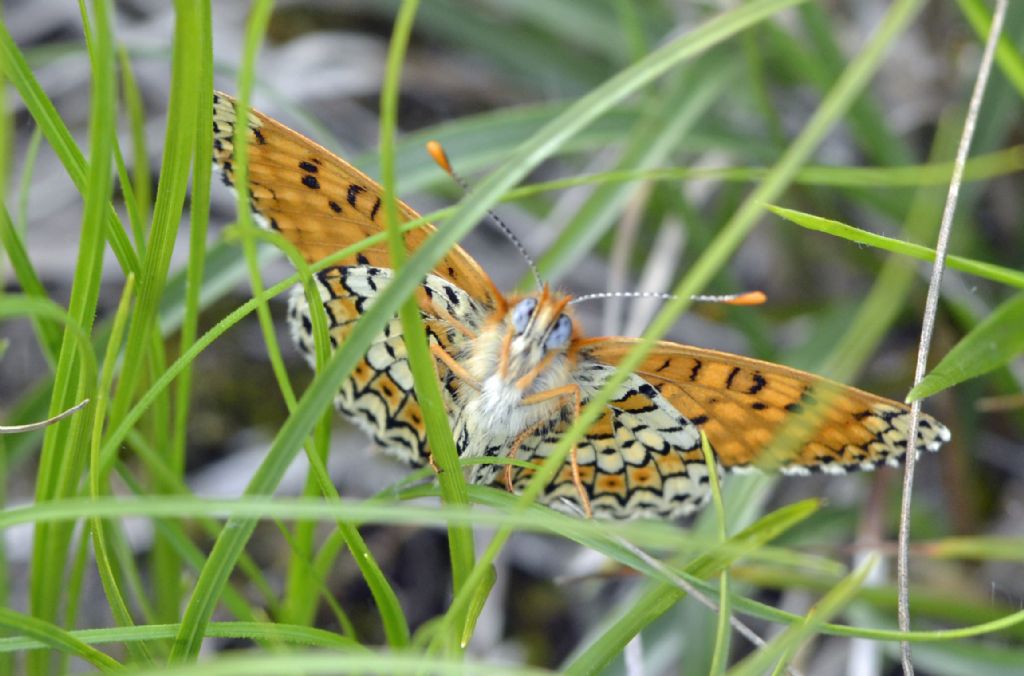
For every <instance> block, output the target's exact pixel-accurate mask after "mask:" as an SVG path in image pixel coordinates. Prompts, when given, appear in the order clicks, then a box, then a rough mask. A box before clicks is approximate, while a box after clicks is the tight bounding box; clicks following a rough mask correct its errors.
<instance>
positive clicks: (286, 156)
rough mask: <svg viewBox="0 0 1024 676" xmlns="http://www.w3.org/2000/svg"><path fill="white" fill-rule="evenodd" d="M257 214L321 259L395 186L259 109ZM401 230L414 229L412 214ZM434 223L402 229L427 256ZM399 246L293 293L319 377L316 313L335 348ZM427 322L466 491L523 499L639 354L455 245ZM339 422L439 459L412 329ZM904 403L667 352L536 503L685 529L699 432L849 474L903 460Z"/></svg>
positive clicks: (395, 452) (422, 295)
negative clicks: (590, 406) (658, 520)
mask: <svg viewBox="0 0 1024 676" xmlns="http://www.w3.org/2000/svg"><path fill="white" fill-rule="evenodd" d="M242 117H243V116H241V115H240V112H239V111H238V109H237V105H236V102H235V101H234V99H232V98H231V97H230V96H228V95H226V94H222V93H217V94H216V95H215V96H214V111H213V134H214V152H213V161H214V164H215V166H216V168H217V169H218V170H219V172H220V176H221V179H222V181H223V183H224V184H225V185H227V186H229V187H232V188H233V187H234V186H235V178H234V169H233V160H234V156H233V145H232V139H233V137H234V132H235V127H236V125H237V124H238V122H239V120H240V119H242ZM245 119H246V120H247V122H246V123H247V125H248V138H249V204H250V207H251V209H252V213H253V216H254V218H255V220H256V222H257V223H258V224H260V225H261V226H263V227H265V228H269V229H271V230H274V231H276V232H278V233H280V234H281V235H283V236H284V237H285V238H287V239H288V241H290V242H291V243H292V244H294V245H295V246H296V247H297V248H298V250H299V251H301V252H302V254H303V256H304V257H305V258H306V260H307V261H309V262H315V261H318V260H320V259H321V258H324V257H325V256H327V255H329V254H333V253H335V252H337V251H338V250H340V249H342V248H343V247H347V246H349V245H352V244H354V243H356V242H359V241H361V240H363V239H364V238H366V237H367V236H369V235H373V234H376V233H378V232H380V231H381V230H382V228H383V225H382V214H381V200H382V196H381V187H380V186H379V185H378V184H377V183H376V182H375V181H373V180H372V179H371V178H369V177H368V176H366V175H365V174H363V173H362V172H360V171H359V170H358V169H356V168H355V167H353V166H352V165H350V164H348V163H347V162H345V161H344V160H342V159H341V158H339V157H337V156H336V155H334V154H333V153H331V152H330V151H328V150H326V149H325V148H323V147H321V146H320V145H318V144H316V143H314V142H313V141H311V140H309V139H307V138H306V137H304V136H302V135H301V134H298V133H297V132H295V131H293V130H291V129H289V128H288V127H286V126H284V125H283V124H281V123H279V122H277V121H275V120H273V119H271V118H269V117H267V116H265V115H263V114H261V113H259V112H256V111H250V112H249V114H248V116H245ZM399 212H400V216H401V218H402V220H403V221H409V220H412V219H415V218H418V215H417V214H416V212H415V211H413V210H412V209H411V208H409V207H408V206H407V205H405V204H402V203H400V204H399ZM432 232H434V228H433V227H432V226H429V225H426V226H424V227H421V228H417V229H414V230H411V231H409V232H408V233H406V234H405V235H404V237H405V245H406V247H407V248H408V249H409V250H413V249H415V248H416V247H417V246H419V244H420V243H421V242H423V241H424V240H425V239H426V238H427V237H428V236H429V235H430V234H431V233H432ZM389 264H390V263H389V257H388V253H387V250H386V247H385V245H383V244H381V245H378V246H374V247H369V248H366V249H364V250H363V251H362V252H360V253H358V254H356V255H355V256H353V257H352V258H351V259H349V260H346V261H343V262H342V263H341V264H339V265H337V266H334V267H330V268H327V269H324V270H322V271H321V272H318V273H316V280H315V281H316V284H317V286H318V287H319V289H320V295H321V298H322V299H323V303H322V308H311V307H309V305H308V304H307V301H306V298H305V296H304V294H303V293H302V289H301V287H297V288H296V289H295V290H294V291H293V292H292V294H291V297H290V300H289V309H288V322H289V326H290V331H291V334H292V338H293V340H294V342H295V344H296V346H297V347H298V349H299V350H300V351H301V352H302V353H303V354H304V355H305V357H306V358H307V360H308V361H309V362H310V364H311V365H313V364H314V359H313V354H314V352H313V336H312V323H311V319H310V317H311V314H310V313H311V312H314V311H315V312H321V311H323V312H326V317H327V320H328V326H329V333H330V338H331V343H332V345H333V346H335V347H336V346H338V345H340V344H342V343H343V342H344V341H345V339H346V336H347V335H348V334H349V332H350V331H351V329H352V327H353V325H354V323H355V321H356V320H357V319H358V318H359V316H360V315H361V314H362V313H363V312H364V311H365V309H366V308H367V307H368V306H369V305H371V304H372V303H373V302H374V300H375V299H376V298H377V296H378V294H379V293H380V291H381V289H383V288H385V287H386V286H387V284H388V283H389V282H390V281H391V279H392V277H393V272H392V270H391V269H390V267H389ZM417 300H418V305H419V308H420V313H421V316H422V318H423V323H424V326H425V328H426V331H427V335H428V338H429V341H430V345H431V351H432V353H433V354H434V356H435V363H436V368H437V374H438V377H439V379H440V382H441V383H442V384H443V387H442V392H443V396H444V398H445V405H446V409H447V413H448V417H449V420H450V423H451V428H452V431H453V434H454V437H455V441H456V446H457V449H458V452H459V455H460V457H462V458H475V459H487V458H496V459H501V458H514V459H517V460H521V461H525V463H517V464H515V465H511V464H507V463H506V464H503V465H502V464H499V463H495V462H490V463H488V462H478V463H475V464H470V465H468V466H467V467H466V470H465V471H466V473H467V479H468V480H469V481H471V482H473V483H479V484H493V483H497V484H499V485H500V484H504V485H505V486H506V487H507V488H509V489H510V490H513V491H519V490H522V488H523V487H524V486H525V485H526V483H527V482H528V481H529V480H530V477H531V476H532V475H533V474H534V472H535V471H536V469H535V468H536V467H537V466H538V465H539V464H541V463H543V462H544V461H545V459H546V458H548V457H549V456H550V455H551V453H552V451H553V449H554V448H555V445H556V444H557V442H558V440H559V439H560V438H561V436H562V435H563V433H564V432H565V430H566V429H567V428H568V427H569V426H570V425H571V424H572V422H573V421H574V420H575V418H576V416H577V415H578V413H579V410H580V408H581V407H582V406H584V405H586V403H587V402H588V401H589V399H590V398H591V397H592V396H593V395H594V393H595V392H596V391H597V390H598V389H600V388H601V386H602V385H603V384H604V383H605V382H606V381H607V380H608V379H609V377H610V376H611V374H612V373H613V372H614V371H615V369H616V366H617V364H618V363H619V362H620V361H621V360H622V359H623V357H624V356H625V355H626V353H627V352H629V350H630V348H631V347H632V346H633V345H634V344H635V343H636V341H635V340H634V339H631V338H623V337H601V338H587V337H584V335H583V334H582V331H581V329H580V326H579V323H578V322H577V321H576V319H575V318H574V317H573V312H572V307H571V306H570V300H571V297H570V296H568V295H566V294H563V293H559V292H557V291H553V290H551V289H550V288H549V287H547V286H546V285H545V286H544V287H543V288H542V289H540V290H539V291H537V292H536V293H531V294H525V295H511V296H506V295H504V294H502V293H501V292H500V291H499V290H498V289H497V288H496V287H495V285H494V283H493V282H492V281H491V279H490V277H488V276H487V274H486V273H485V272H484V271H483V269H482V268H481V267H480V266H479V264H477V262H476V261H475V260H473V258H472V257H470V255H469V254H468V253H466V252H465V251H464V250H463V249H462V248H460V247H458V246H456V247H454V248H453V249H452V250H451V251H449V252H448V254H447V255H446V256H445V257H444V258H443V259H442V260H441V261H440V262H439V263H438V264H437V266H436V267H435V268H434V269H433V271H432V272H431V273H430V274H428V275H427V276H426V278H425V279H424V281H423V283H422V285H421V286H420V287H419V289H418V290H417ZM334 403H335V406H336V408H337V409H338V411H339V412H340V413H341V414H342V415H343V416H344V417H345V418H347V419H348V420H350V421H351V422H352V423H354V424H355V425H357V426H358V427H360V428H362V429H363V430H364V431H365V432H366V433H367V434H369V435H370V436H371V437H372V438H373V440H374V442H375V443H376V444H377V445H378V446H379V447H380V448H381V449H383V450H384V451H385V452H386V453H388V454H390V455H392V456H395V457H397V458H399V459H400V460H403V461H404V462H406V463H408V464H409V465H413V466H422V465H424V464H426V463H428V462H430V450H429V448H428V446H427V439H426V433H425V429H424V424H423V417H422V413H421V410H420V407H419V404H418V402H417V401H416V397H415V393H414V391H413V381H412V375H411V372H410V370H409V366H408V361H407V353H406V349H405V344H404V342H403V340H402V327H401V324H400V323H399V321H398V319H397V318H395V319H392V320H391V321H390V323H389V324H388V325H387V326H386V327H385V328H384V330H383V331H382V332H381V333H380V335H378V336H377V338H376V340H375V341H374V342H373V343H372V345H371V346H370V348H369V349H368V350H367V352H366V355H365V356H364V357H363V358H362V360H361V361H360V362H359V364H358V365H357V366H356V367H355V370H354V371H353V372H352V374H351V376H350V377H349V378H348V379H347V380H346V381H345V382H344V383H343V384H342V385H341V387H340V390H339V391H338V393H337V395H336V397H335V400H334ZM909 420H910V410H909V408H908V407H907V406H905V405H904V404H901V403H898V402H895V401H891V400H889V399H885V398H883V397H879V396H876V395H874V394H870V393H868V392H864V391H861V390H858V389H855V388H853V387H848V386H845V385H841V384H839V383H835V382H832V381H829V380H826V379H824V378H821V377H819V376H816V375H813V374H810V373H805V372H803V371H798V370H796V369H792V368H788V367H786V366H781V365H778V364H773V363H769V362H764V361H759V360H756V359H750V358H747V357H742V356H739V355H735V354H729V353H725V352H718V351H715V350H709V349H703V348H698V347H691V346H687V345H679V344H676V343H671V342H659V343H657V344H656V345H655V346H654V349H652V350H651V351H650V352H649V353H648V355H647V356H646V357H645V358H644V360H643V361H642V363H641V364H640V366H639V367H638V368H636V370H635V371H634V372H633V373H631V374H630V375H629V377H628V378H627V379H626V380H625V382H623V383H622V384H621V385H620V386H619V387H618V388H617V390H616V391H615V393H614V396H613V397H612V400H611V401H610V402H609V403H608V404H607V405H606V406H605V408H604V410H603V411H602V413H601V416H600V418H599V419H598V420H597V422H595V423H594V424H593V425H591V426H590V427H589V428H588V429H587V431H586V433H585V435H584V438H583V439H582V440H581V441H580V442H579V443H578V444H577V445H576V447H575V448H574V449H573V451H572V454H571V457H570V459H569V460H567V461H565V462H564V464H563V466H562V467H560V468H559V470H558V472H557V474H556V476H555V478H554V479H553V480H552V481H551V482H550V484H549V485H547V486H546V487H545V489H544V491H543V494H542V495H541V497H540V500H541V501H542V502H544V503H546V504H548V505H551V506H552V507H555V508H557V509H561V510H564V511H570V512H574V513H579V512H580V511H583V512H586V513H588V514H592V515H593V516H595V517H600V518H614V519H627V518H635V517H662V518H675V517H679V516H683V515H688V514H691V513H693V512H695V511H697V510H698V509H700V508H701V507H702V506H703V505H704V504H705V503H706V502H707V500H708V499H709V496H710V487H709V483H710V482H709V476H708V468H707V465H706V464H705V461H704V457H703V453H702V450H701V437H700V432H701V431H703V432H704V433H705V434H706V436H707V438H708V440H709V442H710V444H711V446H712V448H713V451H714V456H715V460H716V462H717V464H718V465H719V467H720V468H723V469H725V470H730V471H744V470H753V469H764V468H768V469H777V470H779V471H781V472H783V473H787V474H808V473H810V472H814V471H821V472H827V473H836V474H839V473H845V472H846V471H848V470H857V469H872V468H874V467H876V466H880V465H885V464H888V465H897V464H898V463H899V460H900V458H901V457H902V456H904V455H905V453H906V450H907V431H908V427H909ZM949 438H950V433H949V430H948V429H947V428H946V427H945V426H944V425H942V424H941V423H940V422H938V421H937V420H935V419H934V418H933V417H931V416H929V415H926V414H922V416H921V420H920V429H919V431H918V434H917V439H916V441H915V443H914V448H915V450H916V451H917V452H919V451H921V450H928V451H936V450H938V449H939V447H940V446H941V445H942V444H943V443H944V442H946V441H948V440H949Z"/></svg>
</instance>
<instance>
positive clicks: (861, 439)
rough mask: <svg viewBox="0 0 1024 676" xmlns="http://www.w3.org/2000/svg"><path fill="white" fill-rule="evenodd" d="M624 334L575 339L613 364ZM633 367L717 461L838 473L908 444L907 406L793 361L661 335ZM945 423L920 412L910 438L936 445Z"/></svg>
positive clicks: (893, 456)
mask: <svg viewBox="0 0 1024 676" xmlns="http://www.w3.org/2000/svg"><path fill="white" fill-rule="evenodd" d="M636 343H637V340H636V339H630V338H594V339H589V340H585V341H582V350H583V351H584V352H585V353H586V354H588V355H590V356H591V357H593V358H595V359H597V360H598V361H602V362H604V363H607V364H609V365H616V364H618V362H619V361H621V359H622V358H623V357H624V356H625V354H626V353H627V352H628V351H629V350H630V349H631V348H632V347H633V345H635V344H636ZM636 374H637V375H639V376H640V377H642V378H643V379H644V380H646V381H648V382H649V383H650V384H651V385H653V386H654V387H655V388H657V389H658V390H659V391H660V392H661V394H662V395H663V396H664V397H665V398H666V399H668V400H669V401H670V402H671V403H672V405H673V406H674V407H675V408H676V409H678V410H679V412H680V413H682V414H683V415H684V416H685V417H686V418H688V419H689V420H690V421H692V422H693V423H695V424H696V425H698V426H699V427H700V428H701V429H702V430H704V432H705V434H706V435H707V437H708V441H710V443H711V445H712V447H714V449H715V453H716V455H717V456H718V458H719V460H720V462H721V463H722V465H723V466H724V467H727V468H731V469H733V470H742V469H744V468H755V467H756V468H763V469H781V470H782V471H785V472H790V473H806V472H807V471H810V470H822V471H826V472H843V471H845V470H847V469H870V468H872V467H875V466H877V465H880V464H883V463H886V464H896V463H897V461H898V460H899V458H900V457H902V456H903V455H904V454H905V452H906V446H907V444H906V438H907V431H908V427H909V419H910V409H909V407H907V406H906V405H904V404H901V403H899V402H895V401H892V400H890V399H886V398H884V397H879V396H877V395H874V394H870V393H868V392H864V391H862V390H858V389H856V388H853V387H848V386H846V385H841V384H839V383H836V382H833V381H830V380H827V379H825V378H822V377H820V376H816V375H813V374H810V373H806V372H804V371H798V370H797V369H792V368H788V367H786V366H780V365H778V364H772V363H768V362H764V361H760V360H757V359H750V358H747V357H741V356H739V355H734V354H729V353H725V352H718V351H715V350H705V349H701V348H697V347H690V346H686V345H679V344H676V343H668V342H659V343H657V344H656V345H655V347H654V349H653V350H651V352H650V353H649V354H648V355H647V357H646V358H645V359H644V360H643V362H642V363H641V365H640V366H639V368H637V370H636ZM949 437H950V435H949V430H948V429H946V427H945V426H944V425H943V424H942V423H940V422H938V421H937V420H935V419H934V418H932V417H931V416H929V415H926V414H922V415H921V423H920V430H919V432H918V440H917V444H916V447H917V448H918V450H929V451H935V450H938V448H939V446H941V445H942V443H943V442H945V441H948V440H949Z"/></svg>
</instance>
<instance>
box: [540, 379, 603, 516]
mask: <svg viewBox="0 0 1024 676" xmlns="http://www.w3.org/2000/svg"><path fill="white" fill-rule="evenodd" d="M566 396H572V398H573V420H576V419H578V418H579V417H580V409H581V408H583V396H582V394H581V392H580V386H579V385H576V384H569V385H563V386H562V387H556V388H554V389H551V390H547V391H546V392H538V393H537V394H533V395H530V396H529V397H526V398H525V399H523V403H524V404H539V403H540V402H542V401H547V400H548V399H556V398H558V397H566ZM577 456H578V454H577V448H576V444H573V446H572V450H571V451H569V464H570V466H571V467H572V482H573V484H574V485H575V486H576V492H577V493H578V494H579V496H580V505H581V506H582V507H583V513H584V514H585V515H586V517H587V518H588V519H589V518H591V517H592V516H593V512H592V511H591V509H590V497H589V496H587V490H586V489H585V488H584V487H583V479H582V478H581V477H580V463H579V458H578V457H577Z"/></svg>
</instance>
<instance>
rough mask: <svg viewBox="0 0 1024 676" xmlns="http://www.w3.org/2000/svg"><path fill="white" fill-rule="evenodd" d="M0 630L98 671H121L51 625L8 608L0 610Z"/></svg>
mask: <svg viewBox="0 0 1024 676" xmlns="http://www.w3.org/2000/svg"><path fill="white" fill-rule="evenodd" d="M0 626H2V627H4V628H5V629H6V630H7V631H8V632H10V633H12V634H15V635H17V636H24V637H27V638H30V639H33V640H34V641H35V642H36V645H42V646H47V647H50V648H53V649H54V650H57V651H59V652H63V653H67V654H69V655H74V656H76V657H79V658H81V659H83V660H85V661H86V662H88V663H89V664H91V665H93V666H94V667H96V668H97V669H99V670H100V671H103V672H111V671H120V670H121V669H122V666H121V664H120V663H118V661H117V660H115V659H114V658H112V657H111V656H110V655H107V654H106V653H103V652H100V651H99V650H96V648H93V647H92V646H89V645H87V644H86V643H83V642H82V641H81V640H80V639H78V638H75V637H74V636H72V635H71V634H70V633H69V632H67V631H64V630H63V629H61V628H60V627H58V626H56V625H55V624H51V623H50V622H47V621H46V620H42V619H40V618H38V617H33V616H31V615H26V614H24V613H19V612H17V611H14V610H11V609H10V608H0ZM0 640H2V639H0ZM37 654H38V653H37Z"/></svg>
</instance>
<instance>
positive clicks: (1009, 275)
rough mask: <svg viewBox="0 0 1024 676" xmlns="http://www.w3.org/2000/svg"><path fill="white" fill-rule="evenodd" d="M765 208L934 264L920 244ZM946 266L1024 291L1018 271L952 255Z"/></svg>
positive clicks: (801, 223) (818, 228) (1022, 276)
mask: <svg viewBox="0 0 1024 676" xmlns="http://www.w3.org/2000/svg"><path fill="white" fill-rule="evenodd" d="M767 208H768V209H769V210H770V211H772V212H773V213H775V214H777V215H779V216H781V217H782V218H785V219H786V220H788V221H791V222H793V223H796V224H797V225H799V226H801V227H804V228H807V229H808V230H816V231H818V232H824V233H827V234H830V235H835V236H836V237H841V238H843V239H845V240H848V241H851V242H856V243H858V244H867V245H869V246H873V247H877V248H879V249H883V250H885V251H892V252H893V253H898V254H903V255H905V256H911V257H913V258H917V259H919V260H922V261H929V262H930V261H933V260H935V251H934V250H933V249H929V248H928V247H926V246H921V245H920V244H913V243H911V242H902V241H900V240H898V239H893V238H892V237H885V236H884V235H876V234H873V233H870V232H865V231H863V230H860V229H858V228H855V227H853V226H850V225H846V224H845V223H840V222H839V221H833V220H831V219H828V218H821V217H820V216H813V215H811V214H805V213H803V212H800V211H795V210H793V209H786V208H784V207H778V206H772V205H768V207H767ZM946 264H947V265H948V266H949V267H950V268H953V269H954V270H960V271H962V272H967V273H970V274H972V275H977V276H978V277H983V278H985V279H990V280H992V281H994V282H999V283H1001V284H1006V285H1007V286H1013V287H1016V288H1018V289H1024V273H1022V272H1020V271H1019V270H1012V269H1010V268H1004V267H1002V266H999V265H994V264H992V263H985V262H983V261H975V260H971V259H969V258H963V257H961V256H952V255H951V256H948V257H947V259H946Z"/></svg>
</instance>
